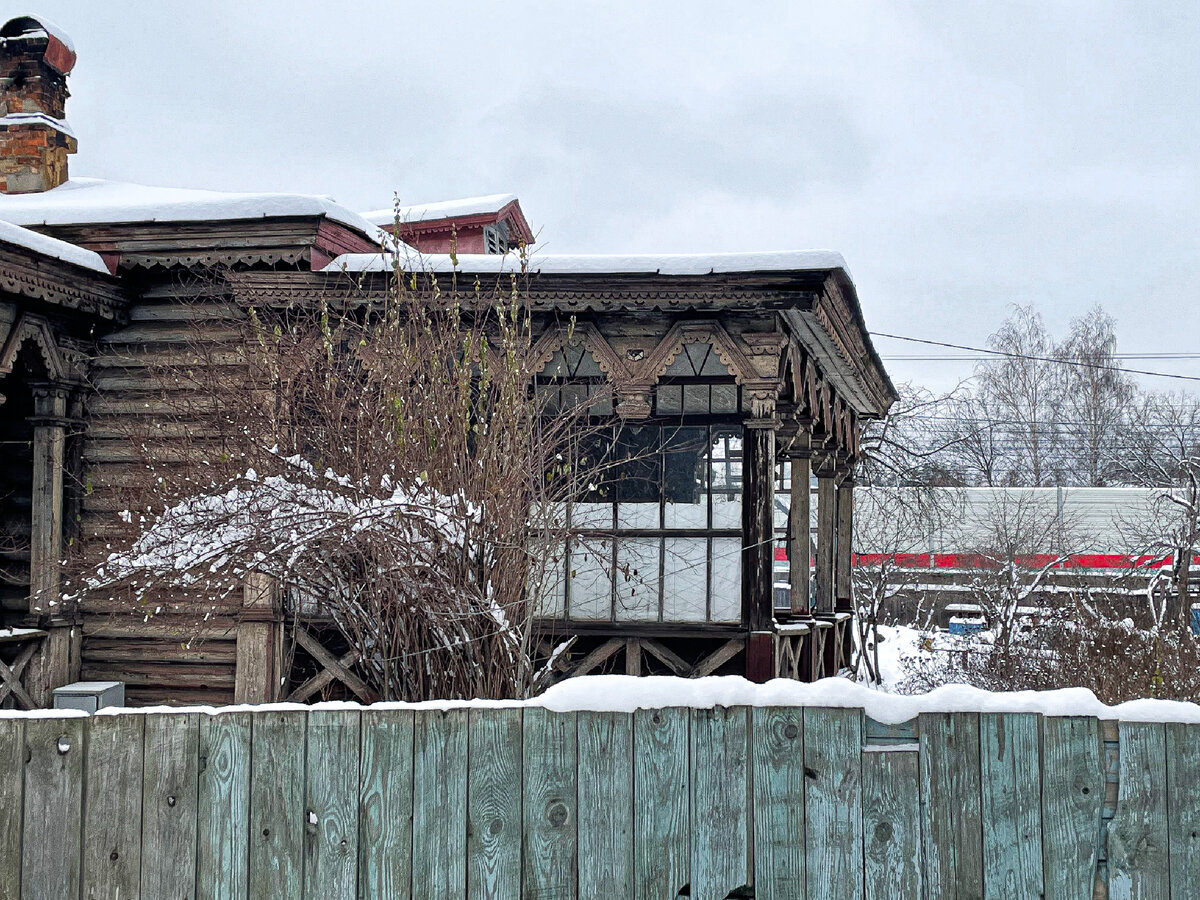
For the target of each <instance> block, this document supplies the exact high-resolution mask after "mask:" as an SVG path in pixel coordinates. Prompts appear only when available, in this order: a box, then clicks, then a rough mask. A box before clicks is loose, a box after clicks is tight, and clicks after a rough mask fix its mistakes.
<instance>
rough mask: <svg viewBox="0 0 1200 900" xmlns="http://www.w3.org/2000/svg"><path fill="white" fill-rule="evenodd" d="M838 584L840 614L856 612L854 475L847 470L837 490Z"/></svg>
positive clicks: (837, 605) (837, 604)
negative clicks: (854, 598)
mask: <svg viewBox="0 0 1200 900" xmlns="http://www.w3.org/2000/svg"><path fill="white" fill-rule="evenodd" d="M836 548H837V550H836V552H837V580H836V581H837V583H836V591H835V594H836V608H837V611H838V612H853V611H854V601H853V595H854V581H853V576H854V572H853V568H852V565H853V552H854V474H853V473H852V472H851V471H849V470H847V471H846V473H845V474H844V475H843V476H842V479H841V481H840V482H839V483H838V489H837V540H836Z"/></svg>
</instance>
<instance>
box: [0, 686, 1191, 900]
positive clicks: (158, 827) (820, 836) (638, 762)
mask: <svg viewBox="0 0 1200 900" xmlns="http://www.w3.org/2000/svg"><path fill="white" fill-rule="evenodd" d="M1198 834H1200V726H1193V725H1177V724H1165V725H1164V724H1161V723H1159V724H1147V723H1134V722H1122V723H1120V724H1119V725H1118V724H1117V723H1109V722H1099V721H1097V720H1096V719H1089V718H1042V717H1041V716H1039V715H1036V714H1032V713H1017V714H991V713H985V714H979V713H930V714H924V715H922V716H921V717H920V718H919V719H917V720H916V721H913V722H909V723H906V724H905V725H901V726H885V725H881V724H879V723H877V722H874V721H872V720H870V719H868V718H866V717H865V716H864V715H863V713H862V712H861V711H859V710H853V709H849V710H847V709H823V708H802V707H786V708H746V707H732V708H723V709H715V710H706V709H680V708H670V709H650V710H640V711H638V712H637V713H633V714H628V713H602V712H566V713H563V712H549V711H546V710H544V709H540V708H533V707H525V708H513V709H456V710H450V711H444V712H443V711H427V710H418V711H413V710H396V709H392V710H384V709H371V708H366V709H362V710H357V709H314V710H311V711H280V710H263V711H256V712H253V713H250V712H229V713H222V714H219V715H203V714H196V713H186V714H159V713H151V714H121V715H115V716H97V717H93V718H5V719H0V900H18V898H20V900H74V898H87V900H93V898H95V900H99V898H105V900H132V898H138V897H140V898H144V900H159V898H164V900H167V898H169V900H213V898H245V900H250V898H254V900H258V898H312V900H317V898H320V900H352V898H389V900H390V898H413V900H430V898H462V897H469V898H496V900H501V898H539V900H540V898H556V900H559V898H564V900H565V898H570V900H574V898H596V900H599V898H605V900H612V898H619V900H624V898H645V900H671V898H674V897H676V896H677V895H679V894H681V893H682V894H684V895H687V896H690V897H692V898H695V900H722V898H726V897H731V896H732V897H747V896H753V897H757V898H768V900H775V898H809V900H842V898H845V900H850V898H868V900H905V898H929V900H943V898H947V900H976V898H978V900H985V898H986V900H1035V898H1043V897H1044V898H1046V900H1068V898H1069V900H1090V898H1097V897H1111V898H1131V900H1132V898H1143V900H1184V898H1200V838H1198Z"/></svg>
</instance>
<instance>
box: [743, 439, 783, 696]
mask: <svg viewBox="0 0 1200 900" xmlns="http://www.w3.org/2000/svg"><path fill="white" fill-rule="evenodd" d="M776 424H777V423H776V422H775V420H774V418H765V419H750V420H748V421H747V422H746V436H745V443H744V447H745V450H744V460H743V464H742V465H743V479H744V481H743V487H742V613H743V616H744V618H745V621H746V624H747V626H748V629H749V631H750V634H749V640H748V642H747V644H746V677H747V678H749V679H750V680H751V681H766V680H768V679H769V678H771V677H772V675H773V674H774V669H775V660H774V658H773V657H774V652H773V647H774V644H773V641H772V639H771V634H770V633H771V631H772V620H773V618H774V612H775V611H774V606H775V601H774V564H775V517H774V513H775V426H776Z"/></svg>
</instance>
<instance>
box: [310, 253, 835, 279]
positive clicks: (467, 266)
mask: <svg viewBox="0 0 1200 900" xmlns="http://www.w3.org/2000/svg"><path fill="white" fill-rule="evenodd" d="M405 263H406V266H408V267H410V268H412V269H414V270H419V271H428V272H450V271H453V270H454V269H455V266H454V263H453V262H452V261H451V259H450V256H449V255H447V254H438V253H430V254H425V255H414V256H413V257H411V258H410V259H407V260H405ZM391 269H392V257H391V255H390V254H384V253H346V254H343V255H342V256H339V257H338V258H337V259H335V260H334V261H333V262H331V263H330V264H329V265H328V266H326V267H325V268H324V269H322V270H321V271H323V272H341V271H346V272H387V271H391ZM457 269H458V271H460V272H471V273H479V274H491V273H501V272H519V271H520V269H521V259H520V257H519V256H518V255H517V254H514V253H507V254H503V255H501V254H495V253H488V254H483V253H470V254H462V253H460V254H459V255H458V266H457ZM831 269H841V270H842V271H843V272H846V274H847V277H849V272H848V270H847V269H846V261H845V260H844V259H843V258H842V254H840V253H838V252H837V251H836V250H786V251H776V252H765V253H668V254H584V253H575V254H541V253H535V254H533V255H532V256H530V257H529V259H528V264H527V270H528V271H529V272H532V273H540V274H545V275H568V274H569V275H592V274H595V275H618V274H630V275H634V274H638V275H641V274H646V275H655V274H657V275H714V274H718V273H722V272H806V271H828V270H831Z"/></svg>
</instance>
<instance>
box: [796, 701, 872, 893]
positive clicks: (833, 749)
mask: <svg viewBox="0 0 1200 900" xmlns="http://www.w3.org/2000/svg"><path fill="white" fill-rule="evenodd" d="M862 734H863V721H862V712H861V710H857V709H813V708H809V709H805V710H804V769H805V772H804V775H805V781H806V782H807V783H806V785H805V790H804V815H805V820H806V825H805V843H806V846H807V851H806V852H807V859H806V867H807V873H808V895H809V896H810V897H812V898H814V900H816V898H820V900H841V898H846V900H850V898H855V900H857V898H858V897H861V896H862V886H863V830H862V828H863V826H862Z"/></svg>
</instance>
